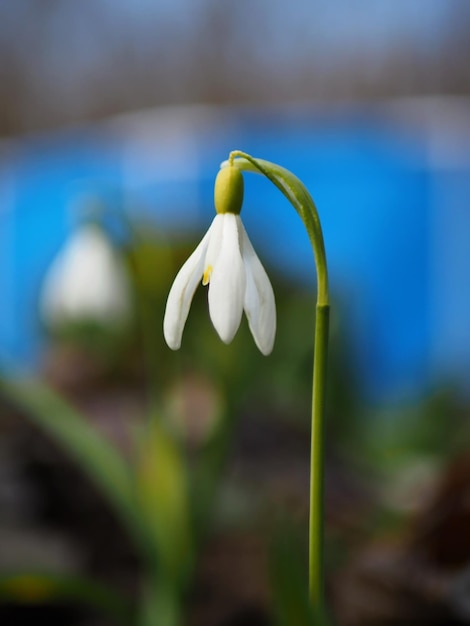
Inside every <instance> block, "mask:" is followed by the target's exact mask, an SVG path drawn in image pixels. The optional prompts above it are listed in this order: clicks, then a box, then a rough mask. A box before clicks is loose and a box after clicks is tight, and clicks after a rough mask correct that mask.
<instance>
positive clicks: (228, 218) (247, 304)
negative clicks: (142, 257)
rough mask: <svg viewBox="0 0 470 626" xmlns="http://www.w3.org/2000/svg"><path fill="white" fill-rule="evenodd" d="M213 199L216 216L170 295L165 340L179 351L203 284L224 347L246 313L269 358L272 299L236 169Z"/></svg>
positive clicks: (222, 176) (220, 180)
mask: <svg viewBox="0 0 470 626" xmlns="http://www.w3.org/2000/svg"><path fill="white" fill-rule="evenodd" d="M214 199H215V207H216V211H217V215H216V216H215V218H214V220H213V222H212V224H211V225H210V227H209V230H208V231H207V233H206V234H205V236H204V238H203V239H202V241H201V242H200V243H199V245H198V246H197V248H196V250H195V251H194V252H193V253H192V255H191V256H190V257H189V259H188V260H187V261H186V263H185V264H184V265H183V267H182V268H181V269H180V271H179V273H178V274H177V276H176V278H175V280H174V282H173V285H172V287H171V290H170V293H169V295H168V301H167V305H166V311H165V318H164V322H163V330H164V335H165V340H166V342H167V344H168V345H169V347H170V348H171V349H172V350H177V349H178V348H179V347H180V345H181V337H182V335H183V329H184V325H185V323H186V319H187V317H188V313H189V308H190V306H191V301H192V299H193V296H194V292H195V291H196V287H197V286H198V284H199V281H201V280H202V284H203V285H209V314H210V317H211V320H212V323H213V325H214V327H215V329H216V331H217V333H218V334H219V336H220V338H221V339H222V341H224V342H225V343H230V342H231V341H232V339H233V337H234V336H235V333H236V332H237V330H238V327H239V326H240V322H241V318H242V315H243V311H245V313H246V316H247V319H248V324H249V327H250V330H251V333H252V335H253V338H254V340H255V343H256V345H257V346H258V348H259V349H260V351H261V352H262V353H263V354H265V355H268V354H269V353H270V352H271V350H272V348H273V344H274V337H275V334H276V305H275V301H274V293H273V289H272V287H271V283H270V282H269V278H268V276H267V274H266V272H265V270H264V268H263V266H262V264H261V262H260V260H259V258H258V256H257V254H256V252H255V251H254V249H253V246H252V245H251V242H250V240H249V239H248V235H247V233H246V230H245V228H244V226H243V223H242V221H241V218H240V215H239V213H240V210H241V205H242V201H243V177H242V174H241V172H240V171H239V170H238V169H237V168H236V167H231V166H230V167H226V168H223V169H222V170H220V171H219V174H218V176H217V178H216V184H215V190H214Z"/></svg>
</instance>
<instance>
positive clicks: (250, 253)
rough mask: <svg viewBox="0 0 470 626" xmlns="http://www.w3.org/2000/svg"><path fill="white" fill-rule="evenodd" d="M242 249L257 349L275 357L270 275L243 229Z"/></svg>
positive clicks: (250, 321) (247, 302)
mask: <svg viewBox="0 0 470 626" xmlns="http://www.w3.org/2000/svg"><path fill="white" fill-rule="evenodd" d="M241 229H242V230H241V249H242V256H243V262H244V264H245V274H246V291H245V303H244V306H245V313H246V316H247V318H248V325H249V327H250V330H251V333H252V335H253V338H254V340H255V343H256V345H257V346H258V348H259V349H260V351H261V352H262V353H263V354H264V355H266V356H267V355H268V354H270V353H271V351H272V349H273V345H274V337H275V335H276V302H275V300H274V292H273V288H272V286H271V283H270V281H269V278H268V275H267V274H266V272H265V269H264V267H263V266H262V264H261V261H260V260H259V258H258V256H257V254H256V252H255V251H254V249H253V246H252V245H251V242H250V240H249V238H248V235H247V233H246V231H245V228H244V227H243V224H242V225H241Z"/></svg>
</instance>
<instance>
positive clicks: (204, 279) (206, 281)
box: [202, 265, 212, 285]
mask: <svg viewBox="0 0 470 626" xmlns="http://www.w3.org/2000/svg"><path fill="white" fill-rule="evenodd" d="M211 274H212V265H208V266H207V267H206V269H205V271H204V275H203V277H202V284H203V285H208V284H209V281H210V279H211Z"/></svg>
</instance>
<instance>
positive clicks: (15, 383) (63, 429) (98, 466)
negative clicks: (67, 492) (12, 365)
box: [0, 377, 140, 535]
mask: <svg viewBox="0 0 470 626" xmlns="http://www.w3.org/2000/svg"><path fill="white" fill-rule="evenodd" d="M0 394H1V396H3V398H4V399H5V400H6V401H7V402H9V403H10V404H11V405H12V406H14V407H16V408H17V409H19V410H20V411H21V412H22V413H24V415H26V416H27V417H28V418H29V419H30V420H31V421H32V422H33V423H34V424H36V425H37V426H39V427H40V428H42V429H43V430H45V431H46V432H47V433H48V434H49V435H50V436H51V437H52V438H53V439H54V440H55V441H56V442H57V443H58V444H59V445H60V446H61V448H63V449H64V450H66V451H67V452H68V453H69V454H70V455H71V456H72V457H73V458H74V459H75V460H76V461H77V462H78V464H79V465H80V466H81V467H82V469H83V470H84V471H85V472H86V473H87V474H88V476H89V477H90V478H91V479H92V481H93V482H94V483H96V484H97V485H98V486H99V487H100V488H101V490H102V492H103V493H104V494H105V495H106V497H107V498H108V499H109V500H110V502H111V503H112V504H113V505H114V507H115V508H116V509H117V511H118V512H119V513H120V515H121V517H122V518H123V519H124V521H125V522H126V524H127V525H128V526H129V527H130V528H131V530H132V531H133V534H134V535H136V534H137V535H140V527H139V522H138V517H137V515H136V512H135V502H134V498H133V489H132V480H131V473H130V471H129V467H128V465H127V463H126V462H125V460H124V459H123V457H122V456H121V455H120V454H119V452H118V451H117V450H116V449H115V448H114V446H113V445H112V444H111V443H110V442H109V441H108V440H107V439H105V438H104V437H103V436H102V435H100V434H99V433H98V432H97V431H96V429H94V428H93V426H92V425H91V424H89V423H88V421H87V419H86V417H84V416H83V415H82V414H81V413H80V412H79V411H77V410H76V409H74V408H72V407H71V406H70V405H69V404H68V403H67V402H66V401H65V400H64V399H63V398H61V397H60V396H59V395H58V394H56V393H55V392H54V391H52V390H51V389H49V388H48V387H46V386H45V385H43V384H41V383H40V382H38V381H33V380H25V379H22V380H15V379H11V378H10V379H9V378H5V377H3V378H2V377H0Z"/></svg>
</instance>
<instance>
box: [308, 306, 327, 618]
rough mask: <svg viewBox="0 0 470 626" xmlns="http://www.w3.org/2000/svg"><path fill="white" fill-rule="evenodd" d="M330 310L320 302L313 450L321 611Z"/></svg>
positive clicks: (315, 573) (314, 570)
mask: <svg viewBox="0 0 470 626" xmlns="http://www.w3.org/2000/svg"><path fill="white" fill-rule="evenodd" d="M329 312H330V308H329V306H328V305H321V304H317V314H316V319H315V352H314V358H313V389H312V425H311V452H310V520H309V595H310V599H311V601H312V603H313V605H314V606H315V607H316V608H317V611H318V612H319V614H320V615H323V609H324V549H323V546H324V538H323V535H324V532H323V527H324V453H325V433H324V430H325V429H324V415H325V396H326V370H327V359H328V328H329Z"/></svg>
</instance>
